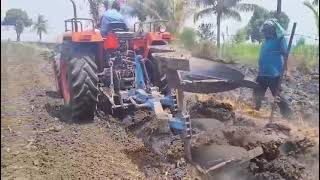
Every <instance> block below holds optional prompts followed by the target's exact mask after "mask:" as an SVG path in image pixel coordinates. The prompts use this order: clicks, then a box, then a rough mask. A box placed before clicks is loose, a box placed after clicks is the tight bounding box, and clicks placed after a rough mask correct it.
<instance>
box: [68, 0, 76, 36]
mask: <svg viewBox="0 0 320 180" xmlns="http://www.w3.org/2000/svg"><path fill="white" fill-rule="evenodd" d="M70 1H71V3H72V6H73V17H74V19H75V23H74V28H75V31H76V32H77V31H78V24H77V20H76V19H77V7H76V3H75V2H74V0H70Z"/></svg>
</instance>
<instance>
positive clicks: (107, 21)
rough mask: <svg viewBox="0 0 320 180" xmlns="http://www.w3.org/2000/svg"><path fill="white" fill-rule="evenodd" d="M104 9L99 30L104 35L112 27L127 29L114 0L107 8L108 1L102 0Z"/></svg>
mask: <svg viewBox="0 0 320 180" xmlns="http://www.w3.org/2000/svg"><path fill="white" fill-rule="evenodd" d="M104 6H105V8H106V11H105V12H104V13H103V15H102V19H101V28H100V32H101V35H102V36H103V37H105V36H106V35H107V34H108V33H109V32H111V31H112V30H114V29H121V30H127V25H126V23H125V20H124V18H123V16H122V15H121V14H120V12H119V11H120V5H119V3H118V2H117V1H114V2H113V4H112V7H111V9H108V1H107V0H106V1H104Z"/></svg>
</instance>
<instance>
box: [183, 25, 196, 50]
mask: <svg viewBox="0 0 320 180" xmlns="http://www.w3.org/2000/svg"><path fill="white" fill-rule="evenodd" d="M180 43H181V44H182V45H183V47H184V48H186V49H188V50H191V49H192V48H193V47H194V46H195V45H196V32H195V31H194V30H193V29H192V28H184V29H183V31H182V33H181V34H180Z"/></svg>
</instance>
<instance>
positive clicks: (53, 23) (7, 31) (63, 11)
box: [1, 0, 317, 43]
mask: <svg viewBox="0 0 320 180" xmlns="http://www.w3.org/2000/svg"><path fill="white" fill-rule="evenodd" d="M76 2H77V4H78V17H90V15H89V11H88V4H87V3H86V0H76ZM243 2H249V3H254V4H258V5H260V6H262V7H264V8H265V9H268V10H275V9H276V6H277V3H276V2H277V0H244V1H243ZM302 3H303V0H282V4H283V5H282V11H284V12H285V13H286V14H287V15H288V16H289V18H290V24H289V28H288V29H291V27H292V24H293V22H297V24H298V25H297V30H296V33H297V34H302V35H308V36H311V37H312V38H306V40H307V42H309V43H314V42H315V37H316V36H317V28H316V26H315V20H314V17H313V15H312V13H311V11H309V10H308V9H307V8H306V7H305V6H304V5H303V4H302ZM10 8H20V9H23V10H25V11H26V12H27V13H28V15H29V16H30V18H32V19H36V17H37V16H38V14H42V15H44V16H45V18H46V19H47V20H48V24H49V28H48V34H47V35H44V37H43V41H48V42H55V41H57V39H58V37H59V36H61V34H62V33H63V31H64V20H65V19H68V18H72V17H73V11H72V5H71V3H70V2H69V0H1V19H3V17H4V16H5V12H6V11H7V10H8V9H10ZM251 15H252V13H242V14H241V16H242V21H241V22H236V21H233V20H225V21H223V22H222V27H221V30H222V32H224V33H225V32H226V28H227V27H228V33H229V34H230V35H232V34H235V33H236V32H237V30H239V29H240V28H242V27H244V26H245V25H246V24H247V23H248V21H249V19H250V17H251ZM207 19H208V21H212V22H213V23H215V20H214V19H215V18H214V17H208V18H207ZM186 26H194V25H193V17H190V18H189V19H188V20H187V21H186ZM1 32H2V33H1V39H8V38H11V39H15V37H16V35H15V32H14V30H13V29H12V28H7V27H1ZM21 39H22V40H25V41H32V40H33V41H35V40H37V35H36V33H35V32H33V31H32V30H30V29H26V30H25V32H24V33H23V34H22V35H21Z"/></svg>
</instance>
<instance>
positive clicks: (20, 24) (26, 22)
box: [2, 9, 32, 41]
mask: <svg viewBox="0 0 320 180" xmlns="http://www.w3.org/2000/svg"><path fill="white" fill-rule="evenodd" d="M2 25H6V26H14V27H15V30H16V34H17V41H20V36H21V34H22V32H23V30H24V28H25V27H29V26H31V25H32V20H31V19H29V17H28V14H27V13H26V12H25V11H23V10H21V9H9V10H8V11H7V12H6V16H5V17H4V20H3V21H2Z"/></svg>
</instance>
